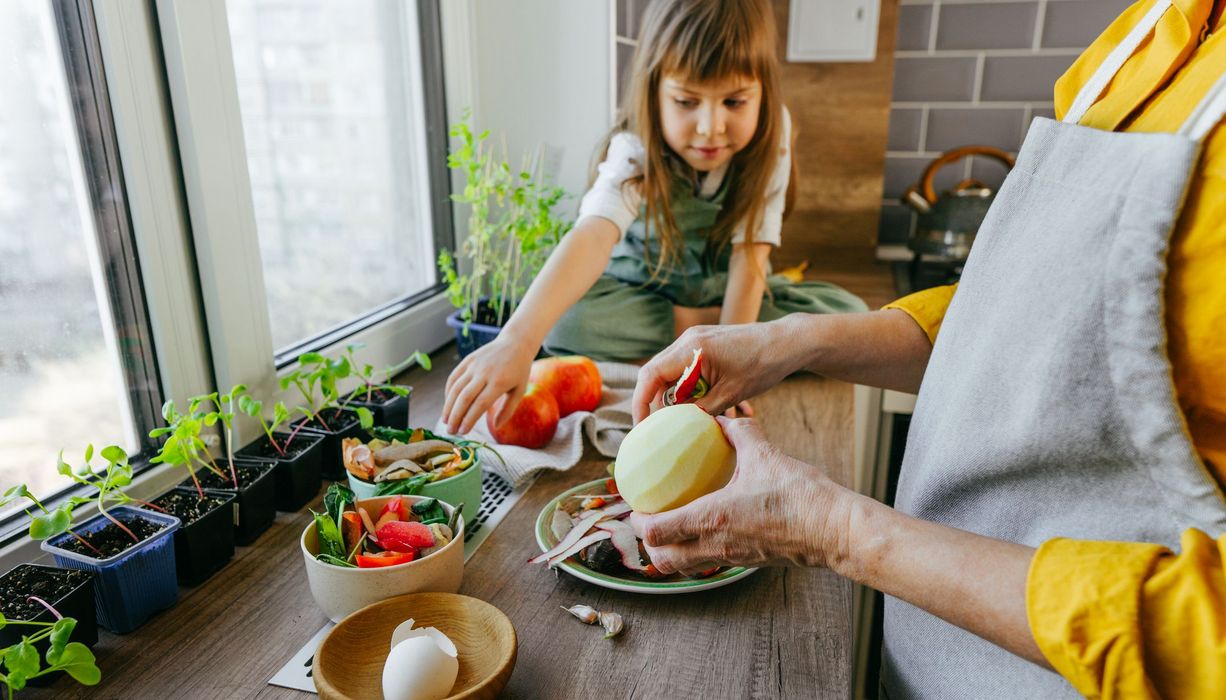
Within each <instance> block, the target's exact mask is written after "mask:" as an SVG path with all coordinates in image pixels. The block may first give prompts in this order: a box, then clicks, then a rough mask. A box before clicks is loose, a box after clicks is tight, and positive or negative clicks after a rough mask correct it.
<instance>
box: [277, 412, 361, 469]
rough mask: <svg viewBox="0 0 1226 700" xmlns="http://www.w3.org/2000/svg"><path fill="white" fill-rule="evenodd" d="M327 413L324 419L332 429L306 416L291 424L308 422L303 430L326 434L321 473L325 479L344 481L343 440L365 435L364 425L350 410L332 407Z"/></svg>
mask: <svg viewBox="0 0 1226 700" xmlns="http://www.w3.org/2000/svg"><path fill="white" fill-rule="evenodd" d="M325 413H326V415H325V416H324V419H325V420H326V421H327V422H328V426H329V428H330V429H329V428H324V427H322V426H319V425H318V424H317V423H314V422H308V421H310V419H309V418H307V417H306V416H303V417H302V418H299V419H298V420H296V421H294V422H293V423H292V424H291V426H292V427H294V428H297V427H298V426H299V425H300V424H302V423H306V425H305V426H303V428H302V431H303V432H306V431H310V432H312V433H315V434H316V435H322V436H324V441H323V446H322V447H321V448H320V449H321V450H322V452H323V456H322V462H321V468H320V473H321V474H322V475H323V478H325V479H330V480H332V481H344V480H345V478H346V477H345V462H344V459H343V458H342V454H341V440H344V439H345V438H349V437H352V438H361V437H363V434H362V425H361V423H359V422H358V416H357V414H355V413H352V412H350V411H340V410H336V409H332V410H330V411H327V412H325Z"/></svg>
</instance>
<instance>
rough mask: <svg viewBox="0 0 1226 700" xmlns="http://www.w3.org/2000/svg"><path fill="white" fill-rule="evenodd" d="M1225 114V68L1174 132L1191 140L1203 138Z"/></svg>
mask: <svg viewBox="0 0 1226 700" xmlns="http://www.w3.org/2000/svg"><path fill="white" fill-rule="evenodd" d="M1223 116H1226V70H1224V71H1223V72H1222V75H1221V76H1219V77H1218V79H1217V82H1216V83H1214V84H1213V86H1212V87H1210V88H1209V92H1208V93H1206V94H1205V98H1204V99H1203V100H1201V101H1200V104H1198V105H1196V109H1194V110H1192V114H1190V115H1189V116H1188V120H1187V121H1186V122H1184V123H1183V126H1181V127H1179V131H1178V132H1176V133H1179V134H1182V135H1184V136H1187V137H1188V138H1190V139H1192V140H1193V141H1200V140H1201V139H1203V138H1205V136H1206V135H1207V134H1208V133H1209V131H1210V130H1211V129H1213V127H1214V126H1216V125H1217V123H1218V122H1220V121H1222V117H1223Z"/></svg>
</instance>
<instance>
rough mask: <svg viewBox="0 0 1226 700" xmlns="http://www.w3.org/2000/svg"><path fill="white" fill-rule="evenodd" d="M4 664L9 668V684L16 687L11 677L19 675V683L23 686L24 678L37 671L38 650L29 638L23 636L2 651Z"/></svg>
mask: <svg viewBox="0 0 1226 700" xmlns="http://www.w3.org/2000/svg"><path fill="white" fill-rule="evenodd" d="M4 665H5V666H6V667H7V668H8V670H9V684H10V685H13V686H14V689H16V686H15V685H14V684H13V678H14V677H18V676H19V677H20V678H21V685H22V686H23V687H24V686H25V681H26V679H27V678H30V677H32V676H34V675H35V674H37V673H38V668H39V661H38V650H37V649H35V648H34V645H33V644H31V643H30V641H29V639H27V638H24V637H23V638H22V640H21V641H20V642H18V643H17V644H14V645H13V646H11V647H9V648H8V650H7V651H5V652H4Z"/></svg>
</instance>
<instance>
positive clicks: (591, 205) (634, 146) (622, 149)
mask: <svg viewBox="0 0 1226 700" xmlns="http://www.w3.org/2000/svg"><path fill="white" fill-rule="evenodd" d="M791 143H792V118H791V115H789V114H788V111H787V109H786V108H785V109H784V110H783V134H782V135H781V138H780V140H779V160H778V161H777V162H776V164H775V173H774V175H773V176H772V177H771V180H770V184H769V185H767V188H766V207H765V208H764V209H763V210H762V221H761V224H760V225H759V226H758V228H757V230H756V231H755V232H754V242H755V243H770V244H771V245H773V246H778V245H779V243H780V235H781V232H782V230H783V207H784V203H785V202H784V200H785V198H786V196H787V189H788V178H789V177H790V176H791V173H792V152H791V147H790V144H791ZM644 160H645V153H644V149H643V142H642V141H640V140H639V137H637V136H635V135H634V134H631V133H628V132H624V131H623V132H621V133H619V134H616V135H614V136H613V138H612V139H610V140H609V152H608V154H607V155H606V156H605V159H604V162H603V163H601V164H600V165H599V166H597V168H596V181H595V182H594V183H592V189H590V190H588V191H587V194H585V195H583V200H582V201H581V202H580V203H579V217H578V221H582V220H583V219H584V218H586V217H589V216H599V217H601V218H604V219H608V220H609V221H611V222H613V224H614V225H616V226H617V228H618V230H619V231H621V233H622V235H623V236H624V235H625V234H626V229H628V228H629V227H630V224H632V223H634V220H635V219H637V218H638V217H639V210H640V209H641V208H642V205H643V196H642V195H641V194H640V193H639V192H638V191H637V190H636V189H635V188H633V187H628V188H626V189H624V190H623V189H622V183H624V182H625V181H626V180H628V179H630V178H632V177H635V176H636V175H638V174H640V173H641V172H643V166H642V163H643V162H644ZM727 172H728V166H727V165H724V166H723V167H722V168H719V169H717V170H712V171H711V172H709V173H707V176H706V177H705V178H704V179H703V181H702V185H701V188H700V190H699V192H698V196H699V197H702V198H703V199H710V198H712V197H714V196H715V194H716V193H717V192H719V187H720V185H721V184H722V183H723V181H724V175H725V174H727ZM732 242H733V243H744V242H745V222H743V221H742V222H738V223H737V225H736V226H735V228H734V229H733V234H732Z"/></svg>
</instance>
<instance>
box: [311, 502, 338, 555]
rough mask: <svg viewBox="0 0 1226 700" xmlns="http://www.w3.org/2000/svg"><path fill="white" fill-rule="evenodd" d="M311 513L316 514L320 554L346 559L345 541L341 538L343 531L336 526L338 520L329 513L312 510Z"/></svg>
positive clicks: (316, 530) (316, 531)
mask: <svg viewBox="0 0 1226 700" xmlns="http://www.w3.org/2000/svg"><path fill="white" fill-rule="evenodd" d="M311 515H313V516H315V534H316V535H317V536H318V538H319V555H320V556H323V555H327V556H331V557H336V558H337V559H344V558H345V543H344V542H343V541H342V540H341V531H340V528H338V527H337V526H336V521H335V520H333V519H332V516H331V515H328V514H327V513H316V512H314V511H311Z"/></svg>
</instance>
